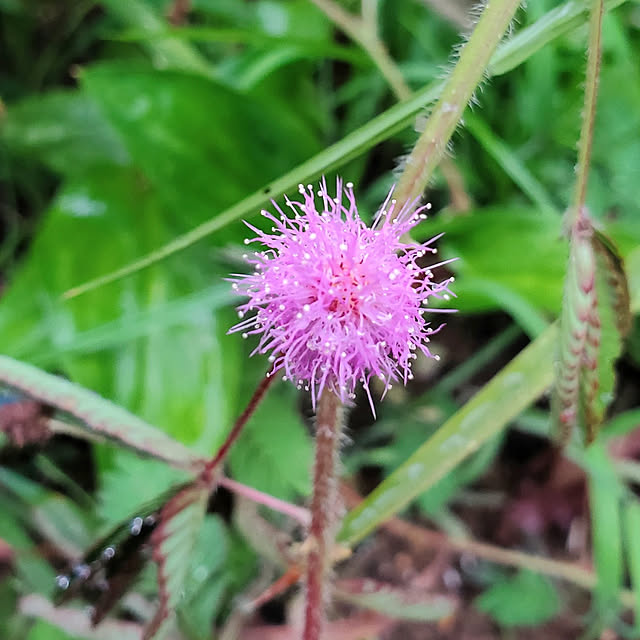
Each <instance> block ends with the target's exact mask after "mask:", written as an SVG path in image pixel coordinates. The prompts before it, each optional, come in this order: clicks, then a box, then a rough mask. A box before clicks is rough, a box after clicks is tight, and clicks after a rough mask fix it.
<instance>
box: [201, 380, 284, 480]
mask: <svg viewBox="0 0 640 640" xmlns="http://www.w3.org/2000/svg"><path fill="white" fill-rule="evenodd" d="M275 379H276V376H275V375H273V374H271V375H267V376H265V377H264V378H263V379H262V380H261V381H260V384H259V385H258V388H257V389H256V390H255V391H254V393H253V395H252V396H251V399H250V400H249V403H248V404H247V406H246V408H245V410H244V411H243V412H242V413H241V414H240V416H239V417H238V419H237V420H236V422H235V424H234V425H233V428H232V429H231V431H230V432H229V435H228V436H227V439H226V440H225V441H224V442H223V444H222V446H221V447H220V449H218V452H217V453H216V455H215V456H214V457H213V458H212V459H211V460H209V462H207V464H206V465H205V467H204V470H203V471H202V475H201V477H202V478H203V479H204V481H205V482H206V483H207V484H209V485H210V484H213V483H214V482H215V480H216V476H217V473H218V471H219V470H220V467H222V464H223V462H224V461H225V459H226V457H227V455H228V453H229V451H230V449H231V447H232V446H233V445H234V443H235V441H236V440H237V439H238V438H239V437H240V434H241V433H242V430H243V429H244V427H245V425H246V424H247V422H248V421H249V418H250V417H251V416H252V415H253V413H254V411H255V410H256V409H257V407H258V405H259V404H260V401H261V400H262V398H263V397H264V395H265V393H266V392H267V390H268V389H269V387H270V386H271V385H272V384H273V382H274V381H275Z"/></svg>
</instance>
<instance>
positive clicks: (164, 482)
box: [97, 450, 188, 528]
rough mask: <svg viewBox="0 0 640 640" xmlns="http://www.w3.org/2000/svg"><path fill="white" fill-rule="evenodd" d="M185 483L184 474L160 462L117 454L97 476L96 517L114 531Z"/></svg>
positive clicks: (121, 451) (121, 453)
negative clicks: (98, 478) (137, 512)
mask: <svg viewBox="0 0 640 640" xmlns="http://www.w3.org/2000/svg"><path fill="white" fill-rule="evenodd" d="M186 480H188V475H187V474H185V473H184V472H180V471H178V470H177V469H173V468H171V467H169V466H167V464H166V463H164V462H160V461H158V460H145V459H141V458H139V457H138V456H136V455H134V454H133V453H132V452H130V451H126V450H118V451H116V452H115V453H114V456H113V460H112V464H111V465H110V466H109V468H108V469H106V470H105V471H104V472H103V473H102V474H101V483H100V488H99V493H98V497H99V500H98V509H97V512H98V515H99V516H100V519H101V520H102V522H103V523H105V524H107V525H109V527H110V528H111V527H114V526H116V525H118V524H120V523H122V522H125V521H126V520H127V519H129V518H131V517H132V515H133V514H135V513H136V511H137V510H139V509H140V508H141V507H142V508H144V506H145V505H146V504H149V503H151V502H152V501H155V500H157V499H158V497H159V496H161V495H162V494H165V493H166V492H167V491H168V490H169V489H170V488H171V487H175V486H177V485H178V484H180V483H182V482H185V481H186Z"/></svg>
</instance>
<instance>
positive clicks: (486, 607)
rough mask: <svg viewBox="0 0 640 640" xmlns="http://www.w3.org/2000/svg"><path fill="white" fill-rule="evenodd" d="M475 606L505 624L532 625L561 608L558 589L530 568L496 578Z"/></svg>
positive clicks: (554, 613) (512, 625) (546, 618)
mask: <svg viewBox="0 0 640 640" xmlns="http://www.w3.org/2000/svg"><path fill="white" fill-rule="evenodd" d="M474 606H475V607H476V608H478V609H480V611H484V613H487V614H488V615H490V616H491V617H492V618H493V619H494V620H495V621H496V622H498V623H499V624H501V625H502V626H505V627H525V626H526V627H533V626H536V625H539V624H542V623H543V622H546V621H547V620H549V619H551V618H553V617H554V616H555V615H556V614H557V613H558V612H559V610H560V601H559V596H558V592H557V591H556V589H555V588H554V586H553V584H552V583H551V582H550V581H549V579H548V578H545V577H543V576H540V575H538V574H536V573H533V572H531V571H520V572H519V573H517V574H516V575H515V576H514V577H509V578H504V579H501V580H498V581H497V582H495V583H494V584H493V585H492V586H491V587H490V588H489V589H487V590H486V591H485V592H484V593H483V594H482V595H481V596H479V597H478V598H476V599H475V601H474Z"/></svg>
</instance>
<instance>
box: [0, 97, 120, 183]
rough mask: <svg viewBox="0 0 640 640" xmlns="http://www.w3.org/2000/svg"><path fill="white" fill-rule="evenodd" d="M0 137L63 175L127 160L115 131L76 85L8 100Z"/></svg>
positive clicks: (11, 149)
mask: <svg viewBox="0 0 640 640" xmlns="http://www.w3.org/2000/svg"><path fill="white" fill-rule="evenodd" d="M0 140H2V142H3V143H4V144H5V145H6V148H7V150H8V151H9V152H10V153H19V154H23V155H28V156H29V157H31V158H33V159H35V160H37V161H38V162H42V163H44V164H46V165H47V166H49V167H50V168H52V169H53V170H54V171H57V172H58V173H61V174H63V175H68V174H70V173H78V172H85V171H87V170H88V169H91V168H94V167H101V166H104V165H109V164H115V165H126V164H128V163H129V155H128V154H127V152H126V150H125V148H124V147H123V146H122V143H121V142H120V140H119V139H118V137H117V135H116V133H115V131H114V130H113V129H112V128H111V127H110V126H109V124H108V123H107V122H106V121H105V119H104V117H103V116H102V115H101V114H100V111H99V110H98V108H97V106H96V104H95V103H94V102H93V101H92V100H91V99H90V98H89V97H88V96H86V95H84V94H83V93H81V92H79V91H56V92H51V93H47V94H44V95H38V96H31V97H29V98H26V99H24V100H22V101H20V102H18V103H16V104H13V105H11V106H10V107H9V109H8V111H7V113H6V115H5V117H4V119H3V122H2V127H1V128H0Z"/></svg>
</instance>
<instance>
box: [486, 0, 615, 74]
mask: <svg viewBox="0 0 640 640" xmlns="http://www.w3.org/2000/svg"><path fill="white" fill-rule="evenodd" d="M625 2H626V0H605V3H604V6H605V11H611V10H612V9H615V8H616V7H618V6H620V5H621V4H624V3H625ZM589 6H590V5H589V2H586V1H585V0H568V1H567V2H563V3H562V5H561V6H559V7H556V8H555V9H552V10H551V11H549V12H547V13H546V14H545V15H544V16H542V17H541V18H540V19H539V20H537V21H536V22H535V23H534V24H532V25H530V26H528V27H526V28H525V29H523V30H522V31H520V32H519V33H518V34H516V35H515V36H514V37H513V38H511V39H510V40H507V42H505V43H504V44H503V46H502V47H500V49H499V50H498V52H497V53H496V55H494V57H493V59H492V60H491V64H490V65H489V73H490V74H492V75H502V74H503V73H507V72H508V71H511V70H512V69H514V68H515V67H517V66H518V65H519V64H522V62H524V61H525V60H527V59H528V58H529V57H531V56H532V55H533V54H534V53H535V52H536V51H538V50H539V49H542V47H544V46H545V45H546V44H548V43H549V42H551V41H552V40H555V39H556V38H558V37H560V36H563V35H565V34H566V33H568V32H569V31H572V30H573V29H576V28H578V27H580V26H582V25H583V24H586V23H587V22H588V21H589Z"/></svg>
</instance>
